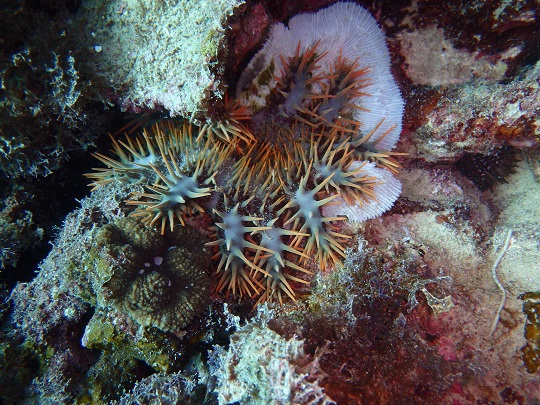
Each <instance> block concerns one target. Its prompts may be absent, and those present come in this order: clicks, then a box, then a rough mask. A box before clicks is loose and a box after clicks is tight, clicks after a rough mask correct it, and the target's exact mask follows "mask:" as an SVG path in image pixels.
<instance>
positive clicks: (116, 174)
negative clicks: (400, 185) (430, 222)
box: [86, 28, 399, 329]
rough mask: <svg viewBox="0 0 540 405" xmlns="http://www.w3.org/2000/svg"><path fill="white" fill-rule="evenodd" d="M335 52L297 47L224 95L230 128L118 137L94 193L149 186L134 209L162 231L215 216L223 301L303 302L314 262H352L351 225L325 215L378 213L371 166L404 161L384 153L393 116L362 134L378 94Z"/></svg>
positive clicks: (181, 128) (166, 128) (219, 125)
mask: <svg viewBox="0 0 540 405" xmlns="http://www.w3.org/2000/svg"><path fill="white" fill-rule="evenodd" d="M377 29H378V28H377ZM379 35H382V34H380V31H379ZM383 44H384V40H383ZM302 49H305V50H304V51H302ZM383 52H387V50H386V49H384V50H383ZM327 53H328V52H327V51H323V50H322V49H321V46H320V44H319V41H317V42H315V43H313V44H312V45H309V44H306V46H304V45H301V43H298V44H297V46H296V51H295V52H294V54H292V56H287V57H284V56H282V55H281V54H280V55H279V57H278V58H279V61H277V62H279V63H274V62H276V61H274V60H272V62H271V63H270V64H269V66H268V68H266V69H264V71H262V72H261V73H260V75H259V77H258V78H255V79H254V80H253V81H252V83H251V85H249V86H247V89H245V90H244V89H242V90H243V91H242V92H240V95H239V96H237V98H235V99H230V98H229V97H225V99H224V108H223V110H224V111H223V114H222V117H221V119H220V120H218V121H214V122H208V123H206V124H204V125H200V126H197V125H195V124H193V123H190V122H188V121H184V122H183V123H182V124H180V125H177V124H172V123H171V122H170V121H163V122H161V123H158V124H157V125H155V126H154V127H153V128H152V129H151V130H149V131H144V133H143V134H142V136H138V137H135V138H133V137H129V136H127V137H126V138H125V140H116V139H114V138H113V139H112V144H113V148H114V150H113V152H114V154H115V155H116V156H114V157H108V156H105V155H103V154H96V155H95V157H96V158H97V159H99V160H100V161H101V162H102V163H103V164H104V165H105V166H106V167H104V168H98V169H95V172H94V173H89V174H87V175H86V176H87V177H88V178H90V179H91V180H92V181H93V183H92V185H93V186H94V187H98V186H102V185H104V184H107V183H110V182H127V183H131V184H141V185H143V186H144V188H145V191H144V192H137V193H134V194H133V195H132V197H130V199H129V200H128V201H126V204H127V205H130V206H134V207H135V209H134V211H133V212H132V214H131V216H132V217H137V218H139V219H140V220H141V221H142V223H144V224H146V225H149V226H153V225H157V226H158V227H159V228H160V229H161V234H164V233H165V232H169V231H170V232H177V227H178V226H179V225H182V226H184V225H186V223H187V222H189V221H188V220H189V219H190V218H192V217H193V216H196V215H206V214H209V215H211V216H212V219H213V222H214V225H213V226H212V227H211V229H212V232H213V241H211V242H209V243H207V244H206V245H207V246H210V247H212V248H213V249H215V254H214V256H213V259H214V262H215V263H216V265H215V266H216V267H215V273H216V275H217V287H216V290H217V291H218V292H222V293H226V294H227V295H229V294H233V295H238V296H249V297H252V298H254V299H256V300H257V301H256V302H257V303H260V302H265V301H272V300H278V301H280V302H282V301H283V299H284V298H285V297H288V298H290V299H291V300H296V299H297V296H298V288H299V287H300V286H301V285H302V284H309V281H308V280H309V277H310V274H311V273H312V270H313V269H314V268H315V266H314V264H315V265H316V264H318V265H319V266H320V268H322V269H325V268H326V267H328V266H335V265H337V264H339V263H340V261H341V260H342V259H343V258H344V256H345V253H344V249H345V247H344V246H345V244H346V243H347V240H348V239H349V238H350V236H348V235H346V234H345V233H343V231H342V230H340V229H341V228H342V225H343V224H344V220H346V217H345V216H342V215H337V216H325V215H324V209H325V208H327V207H330V206H331V205H333V204H337V201H335V200H336V199H339V200H341V201H343V203H344V204H347V205H349V206H355V207H358V209H362V207H363V206H364V205H370V204H371V205H373V204H376V203H377V200H378V198H379V196H380V194H381V192H380V191H377V187H380V186H381V183H383V182H384V181H383V180H381V178H380V177H377V176H374V175H373V170H369V169H368V167H374V166H375V164H376V165H377V166H379V167H381V168H382V169H375V170H384V171H387V170H389V171H390V172H393V173H395V172H396V171H397V169H398V167H399V165H398V164H397V162H396V161H395V160H394V159H393V157H392V156H393V155H395V153H393V152H389V151H385V150H381V149H382V147H379V146H380V144H383V146H384V142H381V141H382V140H384V139H385V137H386V135H387V134H388V133H389V132H390V131H391V130H393V129H395V128H393V127H391V128H390V129H388V130H384V129H383V130H381V128H383V127H384V126H382V127H381V123H382V122H383V121H384V118H383V120H381V122H380V123H379V124H378V125H375V126H374V128H371V129H370V130H369V131H363V130H362V128H364V127H365V125H364V123H362V122H359V121H357V120H356V119H355V117H356V112H357V111H358V110H366V108H365V107H363V100H365V99H369V97H371V94H370V86H372V82H371V80H370V78H369V74H368V73H369V70H368V69H366V68H361V67H360V65H359V64H358V62H357V61H356V60H348V59H347V58H346V57H345V56H344V55H343V54H340V55H339V56H338V57H337V58H335V59H334V60H333V61H330V62H329V61H327V59H328V58H326V59H325V60H326V61H325V62H324V66H321V64H322V61H323V58H325V57H326V56H327ZM276 65H280V66H282V68H281V69H280V70H278V68H276ZM263 78H266V79H265V80H262V79H263ZM263 82H264V83H263ZM268 82H273V83H274V85H273V88H272V89H271V91H268V92H267V94H266V95H264V96H263V97H264V102H263V103H262V105H263V106H262V107H260V106H258V105H257V103H255V102H250V97H251V96H252V95H255V96H257V97H261V92H260V89H259V88H258V87H257V83H259V84H260V85H261V86H262V87H264V88H268ZM381 131H382V133H381ZM375 134H376V135H375ZM358 163H360V164H358ZM385 169H387V170H385ZM383 194H384V193H383ZM313 259H315V260H313ZM171 260H172V259H171ZM145 277H146V278H145V279H144V280H141V282H140V283H139V284H141V289H139V290H141V291H142V284H144V283H146V284H150V283H152V282H153V283H154V284H156V285H158V284H159V285H161V284H160V282H161V281H163V280H162V279H161V277H158V278H159V280H153V279H152V280H150V278H151V276H150V275H147V276H145ZM136 284H137V283H136ZM139 284H137V285H139ZM134 286H135V284H134ZM134 288H135V287H134ZM158 290H159V288H158ZM141 291H138V292H137V293H140V294H144V292H141ZM125 294H126V296H129V294H135V292H126V293H125ZM149 299H150V298H149ZM133 311H135V312H136V309H133ZM138 315H140V314H138ZM141 316H142V315H141ZM144 316H146V317H147V316H148V315H144ZM144 316H143V318H144ZM158 323H159V322H158ZM167 329H170V328H167Z"/></svg>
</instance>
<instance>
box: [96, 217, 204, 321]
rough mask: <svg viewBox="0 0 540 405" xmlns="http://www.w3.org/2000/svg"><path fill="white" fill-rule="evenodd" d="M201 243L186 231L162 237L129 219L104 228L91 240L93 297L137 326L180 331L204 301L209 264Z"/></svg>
mask: <svg viewBox="0 0 540 405" xmlns="http://www.w3.org/2000/svg"><path fill="white" fill-rule="evenodd" d="M204 242H205V237H204V236H203V235H202V234H200V233H199V232H198V231H196V230H194V229H192V228H188V227H183V228H181V229H179V230H178V232H175V233H174V234H170V235H167V237H166V238H163V237H160V235H159V233H158V232H156V231H155V230H154V229H152V228H151V227H147V226H145V225H144V224H142V223H141V222H139V221H136V220H135V219H132V218H121V219H118V220H116V221H114V222H113V223H110V224H107V225H105V226H104V227H103V228H102V229H101V230H100V232H99V233H98V235H97V237H96V244H97V246H98V249H100V255H98V256H99V258H98V265H97V268H98V269H99V273H100V274H99V275H100V277H101V280H102V282H103V284H102V286H101V289H100V292H99V294H98V298H101V299H102V300H103V301H105V302H107V303H109V304H111V305H112V306H113V307H115V308H116V309H117V310H119V311H123V312H126V313H128V314H129V315H130V316H131V317H132V318H133V319H134V320H135V321H136V322H138V323H139V324H141V325H143V326H154V327H156V328H159V329H161V330H163V331H176V330H180V329H182V328H184V327H185V326H186V324H188V323H189V322H190V321H191V320H192V319H193V317H194V316H196V315H198V314H200V313H201V312H202V311H203V310H204V309H205V308H206V305H207V302H208V297H209V288H210V287H209V279H208V276H207V274H206V271H207V269H208V268H209V267H210V264H211V263H210V255H209V252H208V251H206V250H205V248H204Z"/></svg>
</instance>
